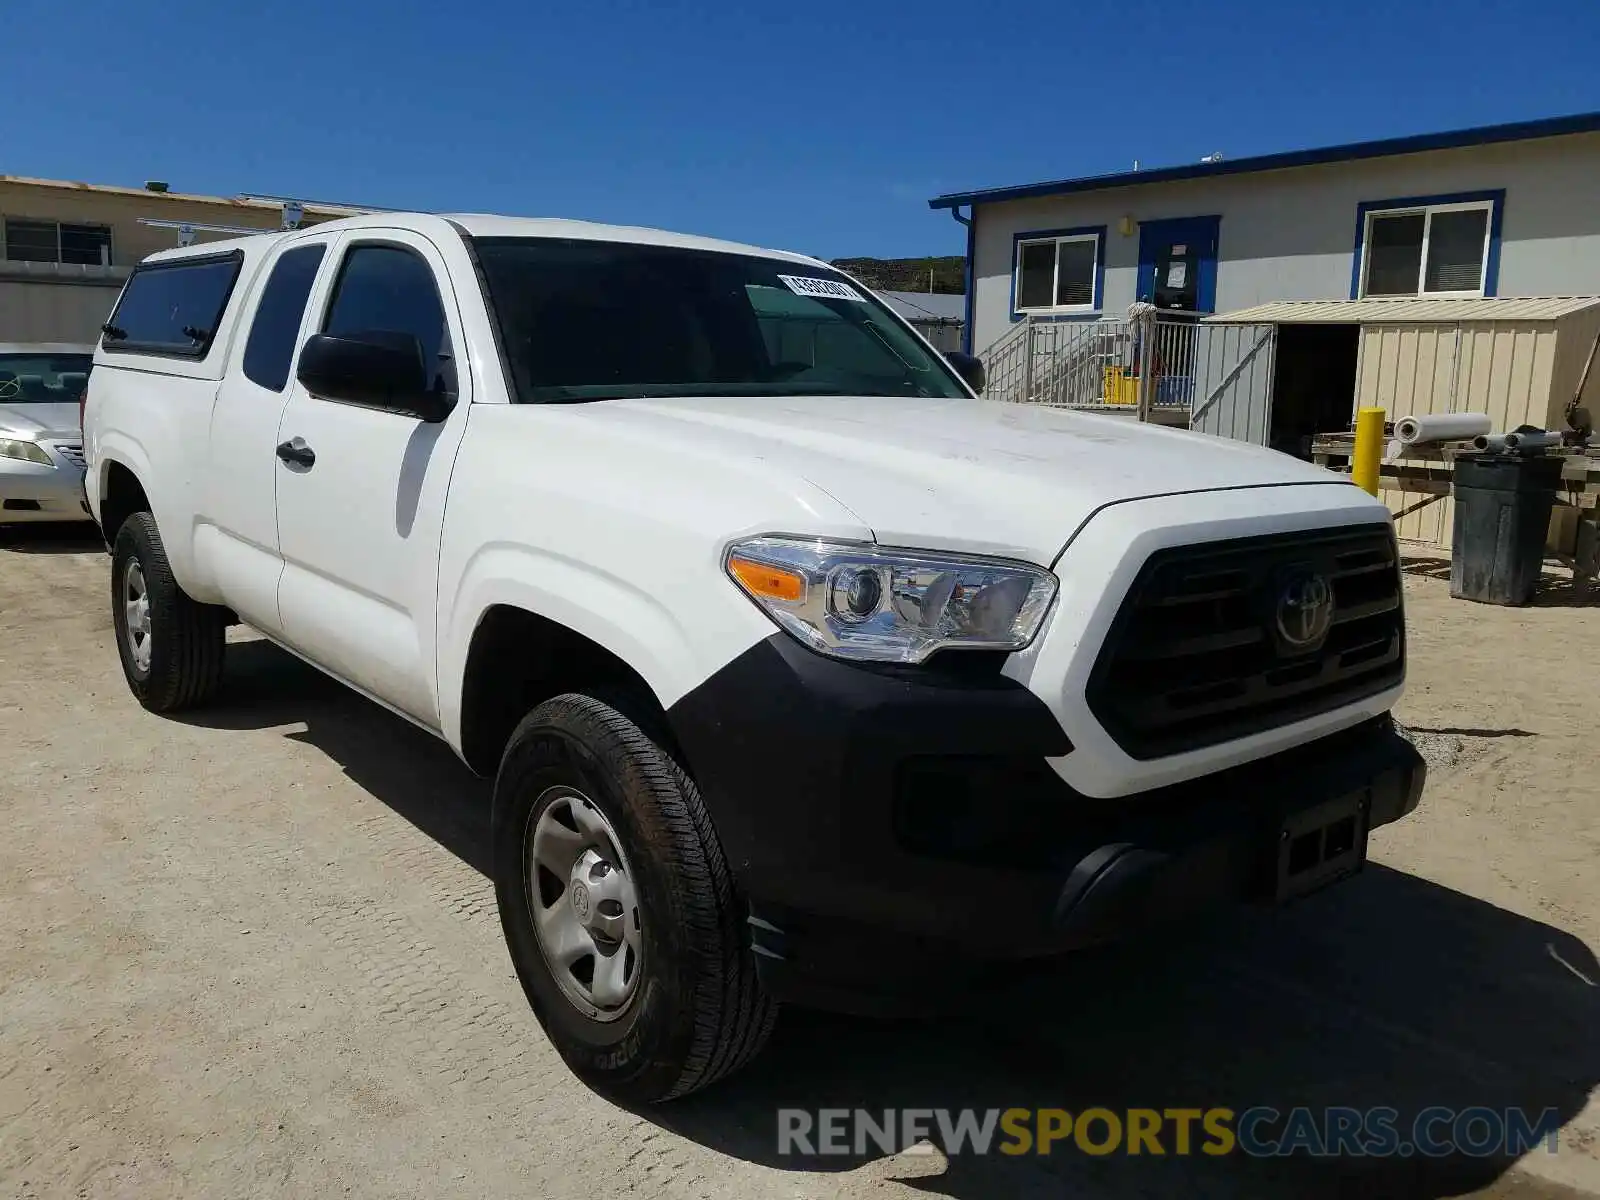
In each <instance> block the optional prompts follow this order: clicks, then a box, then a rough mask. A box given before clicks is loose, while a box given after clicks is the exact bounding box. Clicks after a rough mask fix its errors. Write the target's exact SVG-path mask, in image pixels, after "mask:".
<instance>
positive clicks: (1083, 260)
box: [1014, 231, 1101, 313]
mask: <svg viewBox="0 0 1600 1200" xmlns="http://www.w3.org/2000/svg"><path fill="white" fill-rule="evenodd" d="M1100 236H1101V235H1100V234H1099V232H1098V231H1096V232H1093V233H1074V234H1066V235H1062V236H1057V237H1040V238H1029V239H1027V240H1026V241H1019V242H1018V243H1017V261H1016V280H1015V283H1014V287H1015V292H1014V298H1015V302H1016V310H1017V311H1018V312H1052V313H1060V312H1092V311H1093V310H1094V300H1095V296H1094V285H1095V279H1096V277H1097V275H1098V273H1099V269H1100V244H1101V242H1100Z"/></svg>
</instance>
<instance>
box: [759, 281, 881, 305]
mask: <svg viewBox="0 0 1600 1200" xmlns="http://www.w3.org/2000/svg"><path fill="white" fill-rule="evenodd" d="M778 278H779V279H781V280H783V282H784V283H785V284H787V285H788V287H789V290H790V291H791V292H793V293H794V294H795V295H797V296H815V297H816V298H817V299H818V300H854V301H855V302H856V303H858V304H865V303H866V299H865V298H864V297H863V296H862V295H861V293H860V292H858V291H856V290H855V288H853V287H851V286H850V285H849V284H848V283H841V282H839V281H838V280H837V279H812V278H811V277H809V276H806V275H779V276H778Z"/></svg>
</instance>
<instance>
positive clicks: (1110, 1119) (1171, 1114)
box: [778, 1105, 1561, 1158]
mask: <svg viewBox="0 0 1600 1200" xmlns="http://www.w3.org/2000/svg"><path fill="white" fill-rule="evenodd" d="M1560 1128H1561V1121H1560V1118H1559V1117H1558V1116H1557V1115H1556V1112H1555V1110H1554V1109H1549V1108H1547V1109H1544V1110H1543V1111H1541V1112H1539V1113H1530V1112H1528V1111H1527V1110H1525V1109H1521V1108H1488V1107H1473V1108H1445V1107H1442V1106H1440V1107H1432V1108H1424V1109H1422V1110H1421V1111H1420V1112H1418V1113H1416V1114H1415V1115H1414V1116H1410V1117H1402V1116H1401V1114H1400V1111H1399V1110H1398V1109H1394V1108H1366V1109H1361V1108H1337V1107H1335V1108H1303V1107H1301V1108H1291V1109H1288V1110H1286V1111H1280V1110H1279V1109H1276V1108H1272V1107H1269V1106H1265V1105H1258V1106H1256V1107H1252V1108H1246V1109H1242V1110H1235V1109H1232V1108H1223V1107H1212V1108H1128V1109H1119V1110H1113V1109H1110V1108H1085V1109H1081V1110H1078V1111H1076V1112H1074V1111H1072V1110H1070V1109H1065V1108H1007V1109H998V1108H989V1109H971V1108H968V1109H947V1108H904V1109H880V1110H875V1111H869V1110H867V1109H863V1108H855V1109H851V1108H823V1109H801V1108H781V1109H779V1110H778V1153H779V1154H803V1155H813V1156H827V1155H850V1154H854V1155H864V1154H869V1153H872V1152H878V1153H883V1154H894V1153H897V1152H898V1151H900V1150H903V1149H905V1148H906V1147H909V1146H913V1145H916V1144H917V1143H919V1142H928V1143H932V1144H934V1145H937V1146H939V1147H940V1148H941V1149H942V1150H943V1151H944V1152H945V1153H946V1154H951V1155H957V1154H994V1153H999V1154H1011V1155H1022V1154H1052V1153H1067V1154H1073V1153H1075V1154H1089V1155H1108V1154H1128V1155H1176V1156H1185V1155H1193V1154H1202V1155H1210V1156H1213V1157H1221V1156H1223V1155H1229V1154H1246V1155H1250V1156H1252V1157H1257V1158H1270V1157H1286V1156H1289V1155H1307V1156H1311V1157H1317V1158H1341V1157H1358V1158H1359V1157H1379V1158H1384V1157H1411V1156H1413V1155H1421V1156H1424V1157H1433V1158H1439V1157H1445V1156H1447V1155H1455V1154H1460V1155H1467V1156H1469V1157H1481V1158H1488V1157H1516V1156H1520V1155H1523V1154H1527V1153H1530V1152H1531V1151H1533V1150H1534V1149H1537V1148H1540V1147H1542V1148H1543V1149H1544V1150H1545V1151H1546V1152H1548V1153H1551V1154H1554V1153H1555V1152H1556V1149H1557V1139H1558V1134H1559V1131H1560Z"/></svg>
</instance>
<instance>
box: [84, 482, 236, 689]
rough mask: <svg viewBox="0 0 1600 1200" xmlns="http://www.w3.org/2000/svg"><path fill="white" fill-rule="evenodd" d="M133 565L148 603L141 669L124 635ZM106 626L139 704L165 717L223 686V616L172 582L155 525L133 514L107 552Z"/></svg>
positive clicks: (143, 514) (147, 517) (126, 633)
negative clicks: (144, 662)
mask: <svg viewBox="0 0 1600 1200" xmlns="http://www.w3.org/2000/svg"><path fill="white" fill-rule="evenodd" d="M134 564H137V565H138V567H139V570H140V572H141V573H142V575H143V579H144V586H145V591H146V594H147V595H148V597H149V615H150V632H149V636H150V662H149V665H148V666H141V664H140V663H139V662H138V661H137V658H136V656H135V653H134V649H133V642H132V639H131V637H130V635H129V630H128V616H127V611H126V608H125V603H124V600H125V595H126V590H127V583H128V571H129V567H130V566H132V565H134ZM111 621H112V625H113V626H114V627H115V629H116V634H117V654H118V656H119V657H120V658H121V660H122V674H123V676H124V677H125V678H126V679H127V681H128V688H129V690H130V691H132V692H133V694H134V696H135V697H136V698H137V699H138V701H139V703H140V704H142V705H144V707H145V708H147V709H149V710H150V711H151V712H157V713H170V712H177V711H179V710H181V709H185V708H193V707H195V706H197V705H200V704H204V703H205V702H206V701H207V700H209V699H211V697H212V696H214V695H215V694H216V691H217V687H218V685H219V684H220V683H221V682H222V656H223V647H224V645H225V643H226V640H227V632H228V625H227V612H226V610H224V609H221V608H217V607H215V606H214V605H210V604H201V603H199V602H197V601H195V600H192V599H190V597H189V595H188V593H187V592H185V591H184V590H183V589H182V588H181V587H179V586H178V581H177V580H176V579H174V578H173V577H172V568H171V567H170V566H169V565H168V563H167V552H166V550H165V549H163V548H162V545H161V534H160V533H159V532H158V531H157V530H156V521H155V518H154V517H152V516H151V515H150V514H149V513H147V512H137V513H134V514H133V515H132V516H130V517H129V518H128V519H127V520H126V521H124V522H123V523H122V528H121V529H119V530H118V531H117V536H116V540H115V542H114V543H113V546H112V551H111Z"/></svg>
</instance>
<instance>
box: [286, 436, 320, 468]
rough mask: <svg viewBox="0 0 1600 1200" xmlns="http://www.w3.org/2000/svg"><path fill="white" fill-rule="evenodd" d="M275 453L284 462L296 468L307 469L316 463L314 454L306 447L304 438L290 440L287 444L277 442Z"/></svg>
mask: <svg viewBox="0 0 1600 1200" xmlns="http://www.w3.org/2000/svg"><path fill="white" fill-rule="evenodd" d="M277 453H278V457H279V458H281V459H283V461H284V462H286V463H292V464H293V465H295V466H297V467H309V466H312V465H313V464H315V463H316V461H317V456H316V453H315V452H314V451H313V450H312V449H311V447H310V446H308V445H306V440H305V438H298V437H297V438H290V439H289V440H288V441H287V442H279V443H278V452H277Z"/></svg>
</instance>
